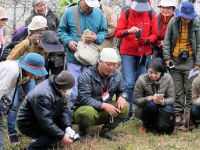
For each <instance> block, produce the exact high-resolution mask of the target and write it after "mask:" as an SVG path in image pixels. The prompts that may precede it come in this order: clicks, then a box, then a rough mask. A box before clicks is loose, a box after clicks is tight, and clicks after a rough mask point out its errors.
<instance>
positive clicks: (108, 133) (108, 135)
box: [99, 129, 117, 141]
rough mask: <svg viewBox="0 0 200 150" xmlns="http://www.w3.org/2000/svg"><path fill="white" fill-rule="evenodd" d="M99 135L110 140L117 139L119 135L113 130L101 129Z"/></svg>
mask: <svg viewBox="0 0 200 150" xmlns="http://www.w3.org/2000/svg"><path fill="white" fill-rule="evenodd" d="M99 136H100V137H102V138H106V139H108V140H112V141H117V136H116V135H115V134H114V133H113V132H112V130H106V129H101V131H100V132H99Z"/></svg>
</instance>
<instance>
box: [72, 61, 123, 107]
mask: <svg viewBox="0 0 200 150" xmlns="http://www.w3.org/2000/svg"><path fill="white" fill-rule="evenodd" d="M103 80H105V79H102V78H100V75H99V73H98V70H97V65H94V66H92V67H90V68H89V69H87V70H86V71H85V72H83V73H82V74H81V75H80V76H79V79H78V96H77V99H76V101H75V103H76V105H78V106H81V105H89V106H92V107H94V108H96V109H100V107H101V105H102V103H103V100H102V92H101V88H100V82H101V81H102V83H104V81H103ZM102 87H103V90H104V91H106V90H105V89H106V85H104V84H103V86H102ZM108 91H109V95H110V97H109V98H108V99H107V100H106V101H105V102H108V103H110V102H112V97H113V96H114V94H116V97H119V96H121V95H123V96H126V97H127V93H126V92H125V87H124V83H123V80H122V75H121V73H120V72H117V71H116V72H114V73H113V75H112V76H111V78H110V84H109V88H108Z"/></svg>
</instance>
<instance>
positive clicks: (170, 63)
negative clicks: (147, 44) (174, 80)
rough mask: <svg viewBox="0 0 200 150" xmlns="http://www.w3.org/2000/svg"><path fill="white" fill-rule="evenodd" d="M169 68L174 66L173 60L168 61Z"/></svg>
mask: <svg viewBox="0 0 200 150" xmlns="http://www.w3.org/2000/svg"><path fill="white" fill-rule="evenodd" d="M168 67H169V68H170V69H172V68H174V63H173V61H170V62H169V66H168Z"/></svg>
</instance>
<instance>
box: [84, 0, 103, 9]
mask: <svg viewBox="0 0 200 150" xmlns="http://www.w3.org/2000/svg"><path fill="white" fill-rule="evenodd" d="M85 3H86V4H87V5H88V6H89V7H100V4H99V1H98V0H85Z"/></svg>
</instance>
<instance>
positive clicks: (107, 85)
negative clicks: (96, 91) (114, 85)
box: [100, 80, 110, 94]
mask: <svg viewBox="0 0 200 150" xmlns="http://www.w3.org/2000/svg"><path fill="white" fill-rule="evenodd" d="M109 86H110V80H109V81H108V83H107V84H106V91H105V92H104V91H103V88H102V82H101V81H100V89H101V93H102V94H103V93H106V92H108V89H109Z"/></svg>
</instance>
